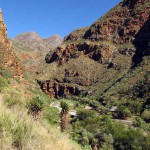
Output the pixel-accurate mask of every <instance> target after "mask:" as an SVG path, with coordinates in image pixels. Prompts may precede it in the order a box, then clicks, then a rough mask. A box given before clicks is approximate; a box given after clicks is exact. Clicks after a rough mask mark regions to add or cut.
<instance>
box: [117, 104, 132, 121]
mask: <svg viewBox="0 0 150 150" xmlns="http://www.w3.org/2000/svg"><path fill="white" fill-rule="evenodd" d="M116 113H117V117H118V118H122V119H125V118H127V117H130V116H131V112H130V110H129V109H128V108H127V107H125V106H119V107H118V109H117V112H116Z"/></svg>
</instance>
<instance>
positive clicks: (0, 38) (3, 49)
mask: <svg viewBox="0 0 150 150" xmlns="http://www.w3.org/2000/svg"><path fill="white" fill-rule="evenodd" d="M0 57H1V58H0V69H1V71H6V70H7V72H9V74H11V75H12V76H13V77H17V78H19V79H23V78H24V73H23V69H22V67H21V65H20V64H19V62H18V61H17V58H16V55H15V53H14V49H13V46H12V44H11V43H10V41H9V40H8V37H7V28H6V25H5V24H4V21H3V17H2V11H0Z"/></svg>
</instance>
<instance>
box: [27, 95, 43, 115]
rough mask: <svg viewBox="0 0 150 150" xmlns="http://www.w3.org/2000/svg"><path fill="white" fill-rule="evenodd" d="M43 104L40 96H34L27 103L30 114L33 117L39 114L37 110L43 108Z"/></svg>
mask: <svg viewBox="0 0 150 150" xmlns="http://www.w3.org/2000/svg"><path fill="white" fill-rule="evenodd" d="M43 106H44V103H43V100H41V99H40V97H35V98H33V99H32V100H31V101H29V102H28V103H27V108H28V110H29V113H30V114H32V115H33V117H36V116H37V115H38V114H39V112H40V111H41V110H42V109H43Z"/></svg>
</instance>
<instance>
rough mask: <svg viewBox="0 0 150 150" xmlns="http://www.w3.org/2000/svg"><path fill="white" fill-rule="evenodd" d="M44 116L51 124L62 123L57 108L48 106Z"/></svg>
mask: <svg viewBox="0 0 150 150" xmlns="http://www.w3.org/2000/svg"><path fill="white" fill-rule="evenodd" d="M44 118H45V119H46V120H47V121H48V123H50V124H59V123H60V114H59V111H58V109H56V108H49V107H48V108H47V109H45V110H44Z"/></svg>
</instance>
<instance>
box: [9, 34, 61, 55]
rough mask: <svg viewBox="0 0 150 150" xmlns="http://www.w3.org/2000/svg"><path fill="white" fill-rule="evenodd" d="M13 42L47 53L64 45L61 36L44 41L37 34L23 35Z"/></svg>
mask: <svg viewBox="0 0 150 150" xmlns="http://www.w3.org/2000/svg"><path fill="white" fill-rule="evenodd" d="M12 40H13V41H14V42H20V43H21V44H24V45H25V46H29V47H31V48H33V49H36V50H39V51H46V52H49V51H50V49H52V48H55V47H57V46H58V45H60V44H61V43H62V38H61V37H60V36H59V35H54V36H51V37H48V38H45V39H43V38H41V37H40V36H39V35H38V34H37V33H35V32H25V33H22V34H20V35H17V36H16V37H15V38H14V39H12Z"/></svg>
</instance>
